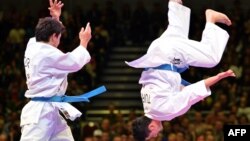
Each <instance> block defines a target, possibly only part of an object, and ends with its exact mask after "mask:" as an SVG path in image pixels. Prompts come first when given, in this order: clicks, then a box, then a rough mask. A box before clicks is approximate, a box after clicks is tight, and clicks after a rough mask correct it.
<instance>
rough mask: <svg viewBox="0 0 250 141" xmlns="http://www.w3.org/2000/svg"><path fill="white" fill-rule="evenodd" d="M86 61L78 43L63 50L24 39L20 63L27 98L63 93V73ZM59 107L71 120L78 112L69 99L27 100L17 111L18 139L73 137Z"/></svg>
mask: <svg viewBox="0 0 250 141" xmlns="http://www.w3.org/2000/svg"><path fill="white" fill-rule="evenodd" d="M89 61H90V55H89V52H88V51H87V50H86V48H84V47H82V46H78V47H77V48H76V49H74V50H73V51H72V52H69V53H66V54H64V53H63V52H61V51H60V50H59V49H57V48H55V47H53V46H51V45H49V44H45V43H42V42H36V40H35V38H31V39H30V40H29V42H28V45H27V48H26V51H25V58H24V65H25V72H26V78H27V82H26V83H27V86H28V90H27V91H26V93H25V96H26V97H27V98H33V97H51V96H55V95H57V96H61V95H64V94H65V92H66V89H67V85H68V82H67V75H68V74H69V73H72V72H76V71H78V70H80V69H81V68H82V67H83V66H84V65H85V64H86V63H88V62H89ZM59 110H62V111H67V112H68V114H69V117H66V118H69V119H71V120H74V119H75V118H76V117H79V116H81V112H80V111H78V110H77V109H76V108H74V107H73V106H72V105H70V104H69V103H64V102H42V101H30V102H29V103H27V104H26V105H25V107H24V108H23V110H22V114H21V124H20V126H21V127H22V136H21V141H62V140H64V141H73V140H74V139H73V136H72V133H71V129H70V128H69V126H68V125H67V123H66V121H65V120H64V118H63V117H61V116H60V114H59Z"/></svg>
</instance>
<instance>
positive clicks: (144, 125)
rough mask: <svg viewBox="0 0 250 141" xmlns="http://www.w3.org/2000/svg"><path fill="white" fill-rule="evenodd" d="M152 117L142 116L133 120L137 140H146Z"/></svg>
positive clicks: (133, 129)
mask: <svg viewBox="0 0 250 141" xmlns="http://www.w3.org/2000/svg"><path fill="white" fill-rule="evenodd" d="M151 121H152V119H150V118H148V117H146V116H142V117H139V118H136V119H135V120H134V121H133V122H132V131H133V136H134V139H135V140H137V141H145V139H146V138H147V137H148V136H149V129H148V125H149V124H150V123H151Z"/></svg>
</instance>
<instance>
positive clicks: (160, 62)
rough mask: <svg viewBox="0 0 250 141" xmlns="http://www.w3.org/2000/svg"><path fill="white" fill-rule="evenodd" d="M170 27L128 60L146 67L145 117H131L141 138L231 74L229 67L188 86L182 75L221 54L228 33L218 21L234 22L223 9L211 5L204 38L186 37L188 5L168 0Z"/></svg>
mask: <svg viewBox="0 0 250 141" xmlns="http://www.w3.org/2000/svg"><path fill="white" fill-rule="evenodd" d="M168 6H169V11H168V18H169V25H168V28H167V30H166V31H165V32H164V33H163V34H162V35H161V36H160V37H159V38H157V39H156V40H154V41H153V42H152V43H151V45H150V46H149V48H148V51H147V53H146V54H145V55H144V56H142V57H141V58H139V59H137V60H135V61H132V62H126V63H127V64H128V65H129V66H131V67H134V68H144V71H143V72H142V74H141V77H140V80H139V83H140V84H141V85H142V89H141V98H142V102H143V108H144V114H145V115H144V116H142V117H139V118H137V119H135V120H134V121H133V127H132V128H133V135H134V138H135V139H136V140H138V141H144V140H148V139H150V138H152V137H156V136H157V135H158V133H159V132H160V131H161V130H162V123H161V121H170V120H172V119H173V118H175V117H178V116H180V115H183V114H184V113H186V112H187V111H188V109H189V108H190V107H191V106H192V105H193V104H195V103H197V102H199V101H201V100H202V99H204V98H205V97H207V96H209V95H210V94H211V91H210V86H212V85H214V84H215V83H217V82H218V81H219V80H221V79H223V78H226V77H228V76H235V74H234V72H233V71H231V70H228V71H225V72H222V73H219V74H217V75H215V76H213V77H209V78H207V79H205V80H201V81H199V82H197V83H194V84H191V85H188V86H186V87H184V86H185V85H186V84H187V82H186V81H184V80H182V79H181V75H180V73H181V72H183V71H184V70H185V69H186V68H188V66H196V67H205V68H211V67H214V66H216V65H217V64H218V63H219V62H220V60H221V57H222V55H223V52H224V49H225V47H226V44H227V41H228V38H229V35H228V33H227V32H226V31H225V30H223V29H221V28H220V27H219V26H217V25H215V23H217V22H218V23H223V24H226V25H228V26H229V25H231V21H230V19H229V18H228V17H227V16H226V15H225V14H222V13H219V12H216V11H214V10H211V9H208V10H206V12H205V15H206V26H205V29H204V31H203V35H202V40H201V41H200V42H198V41H194V40H190V39H188V32H189V22H190V9H189V8H187V7H185V6H183V5H182V1H181V0H170V2H169V5H168Z"/></svg>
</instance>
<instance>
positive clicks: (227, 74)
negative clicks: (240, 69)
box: [217, 69, 236, 79]
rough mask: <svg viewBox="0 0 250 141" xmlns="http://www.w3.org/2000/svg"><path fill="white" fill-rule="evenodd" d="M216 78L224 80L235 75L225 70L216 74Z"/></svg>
mask: <svg viewBox="0 0 250 141" xmlns="http://www.w3.org/2000/svg"><path fill="white" fill-rule="evenodd" d="M217 76H218V77H219V78H221V79H223V78H225V77H229V76H232V77H235V76H236V75H235V73H234V72H233V71H232V70H230V69H229V70H227V71H224V72H221V73H219V74H217Z"/></svg>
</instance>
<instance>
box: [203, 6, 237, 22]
mask: <svg viewBox="0 0 250 141" xmlns="http://www.w3.org/2000/svg"><path fill="white" fill-rule="evenodd" d="M206 20H207V22H212V23H217V22H218V23H223V24H226V25H228V26H230V25H231V24H232V22H231V20H230V19H229V18H228V17H227V15H225V14H223V13H220V12H217V11H214V10H212V9H207V10H206Z"/></svg>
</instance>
